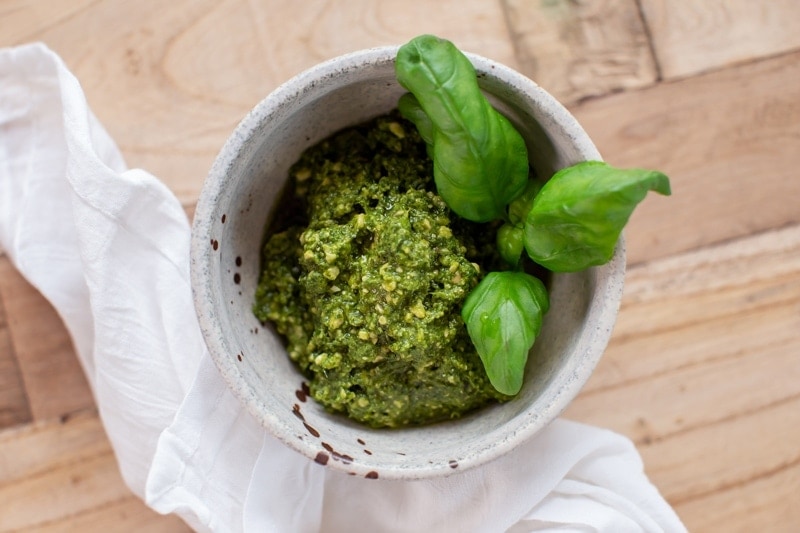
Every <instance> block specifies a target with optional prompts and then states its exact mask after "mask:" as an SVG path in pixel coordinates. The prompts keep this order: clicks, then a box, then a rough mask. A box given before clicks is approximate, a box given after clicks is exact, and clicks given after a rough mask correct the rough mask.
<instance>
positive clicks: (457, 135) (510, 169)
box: [395, 35, 528, 222]
mask: <svg viewBox="0 0 800 533" xmlns="http://www.w3.org/2000/svg"><path fill="white" fill-rule="evenodd" d="M395 72H396V75H397V80H398V82H399V83H400V84H401V85H402V86H403V87H404V88H406V89H407V90H408V91H410V92H411V93H412V94H413V95H414V96H415V97H416V102H417V103H418V104H419V106H420V107H421V108H422V110H423V111H424V112H425V115H427V117H428V119H429V120H430V125H429V124H428V123H427V122H426V121H424V120H421V119H420V116H419V114H418V113H417V112H416V109H415V107H414V106H415V104H414V102H413V101H410V100H408V99H406V101H405V102H403V101H401V106H400V111H401V113H404V112H405V114H404V116H406V118H408V119H409V120H411V121H414V122H415V124H416V125H417V127H418V129H419V130H420V132H421V134H422V135H423V137H432V139H433V164H434V180H435V181H436V188H437V191H438V193H439V195H440V196H441V197H442V199H444V201H445V202H446V203H447V205H448V206H449V207H450V209H452V210H453V211H454V212H455V213H456V214H458V215H460V216H461V217H463V218H466V219H468V220H472V221H475V222H488V221H490V220H494V219H499V218H504V216H505V213H506V205H508V203H509V202H511V200H513V199H514V198H515V197H517V196H518V195H519V194H520V193H521V192H522V191H523V189H524V188H525V184H526V183H527V181H528V152H527V148H526V147H525V141H524V140H523V139H522V136H521V135H520V134H519V133H518V132H517V130H516V129H514V127H513V126H512V125H511V123H510V122H509V121H508V119H506V118H505V117H504V116H503V115H501V114H500V113H499V112H498V111H497V110H495V109H494V108H493V107H492V105H491V104H490V103H489V101H488V100H487V99H486V97H485V96H484V95H483V93H482V92H481V90H480V88H479V87H478V81H477V76H476V74H475V69H474V67H473V66H472V63H471V62H470V61H469V59H468V58H467V57H466V56H465V55H464V54H463V53H462V52H461V51H460V50H458V48H456V47H455V45H453V43H451V42H450V41H447V40H445V39H440V38H438V37H435V36H433V35H421V36H419V37H416V38H414V39H412V40H411V41H410V42H408V43H407V44H405V45H403V46H402V47H400V49H399V51H398V53H397V60H396V63H395ZM430 126H432V130H433V131H432V135H431V133H430V132H429V131H428V128H430Z"/></svg>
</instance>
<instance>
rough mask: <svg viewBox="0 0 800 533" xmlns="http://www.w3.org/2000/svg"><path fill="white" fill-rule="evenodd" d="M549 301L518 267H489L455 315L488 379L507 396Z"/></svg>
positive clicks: (516, 385)
mask: <svg viewBox="0 0 800 533" xmlns="http://www.w3.org/2000/svg"><path fill="white" fill-rule="evenodd" d="M549 306H550V302H549V299H548V297H547V289H545V286H544V284H543V283H542V282H541V281H540V280H538V279H537V278H535V277H533V276H531V275H530V274H526V273H524V272H511V271H507V272H490V273H489V274H487V275H486V277H485V278H483V280H481V282H480V283H479V284H478V286H477V287H475V288H474V289H473V290H472V292H470V294H469V295H468V296H467V299H466V301H465V302H464V307H463V308H462V310H461V317H462V318H463V319H464V322H465V323H466V325H467V331H468V332H469V336H470V338H471V339H472V342H473V344H474V345H475V348H476V349H477V350H478V355H479V356H480V358H481V360H482V361H483V366H484V368H485V369H486V374H487V376H488V377H489V381H490V382H491V384H492V385H493V386H494V388H495V389H497V390H498V391H499V392H501V393H503V394H506V395H509V396H513V395H515V394H517V393H518V392H519V391H520V389H521V388H522V377H523V375H524V373H525V363H526V362H527V361H528V352H529V351H530V349H531V346H533V343H534V341H535V340H536V337H537V336H538V335H539V331H540V330H541V327H542V317H543V316H544V314H545V313H546V312H547V309H548V308H549Z"/></svg>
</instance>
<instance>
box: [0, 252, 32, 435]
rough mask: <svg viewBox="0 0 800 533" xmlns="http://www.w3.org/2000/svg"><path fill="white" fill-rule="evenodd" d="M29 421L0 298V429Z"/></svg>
mask: <svg viewBox="0 0 800 533" xmlns="http://www.w3.org/2000/svg"><path fill="white" fill-rule="evenodd" d="M0 260H2V259H0ZM30 421H31V410H30V408H29V407H28V398H27V396H26V395H25V386H24V384H23V382H22V375H21V374H20V372H19V366H18V365H17V358H16V355H15V354H14V346H13V345H12V344H11V334H10V333H9V331H8V322H7V321H6V313H5V306H4V305H3V300H2V298H0V430H3V429H5V428H8V427H13V426H16V425H19V424H24V423H26V422H30Z"/></svg>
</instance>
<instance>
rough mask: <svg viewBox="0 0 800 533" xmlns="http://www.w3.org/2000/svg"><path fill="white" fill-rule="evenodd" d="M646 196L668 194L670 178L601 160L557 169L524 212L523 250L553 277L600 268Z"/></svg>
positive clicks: (608, 257)
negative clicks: (652, 192) (558, 274)
mask: <svg viewBox="0 0 800 533" xmlns="http://www.w3.org/2000/svg"><path fill="white" fill-rule="evenodd" d="M649 191H655V192H657V193H660V194H663V195H669V194H670V185H669V178H667V176H665V175H664V174H662V173H661V172H657V171H653V170H643V169H617V168H614V167H612V166H610V165H607V164H606V163H603V162H600V161H586V162H583V163H578V164H576V165H573V166H571V167H567V168H565V169H562V170H559V171H558V172H556V174H555V175H553V177H552V178H550V180H549V181H548V182H547V183H545V184H544V186H543V187H542V189H541V191H539V194H537V195H536V198H535V199H534V201H533V207H532V208H531V210H530V211H529V212H528V216H527V218H526V219H525V249H526V250H527V252H528V255H529V256H530V257H531V259H533V260H534V261H535V262H536V263H539V264H540V265H542V266H543V267H545V268H548V269H550V270H552V271H554V272H576V271H578V270H583V269H585V268H588V267H591V266H595V265H601V264H604V263H606V262H608V261H609V260H610V259H611V256H612V254H613V253H614V247H615V246H616V244H617V240H618V239H619V235H620V233H622V228H623V227H624V226H625V224H627V222H628V219H629V218H630V216H631V213H632V212H633V210H634V208H635V207H636V206H637V205H638V204H639V202H641V201H642V200H643V199H644V197H645V196H646V195H647V193H648V192H649Z"/></svg>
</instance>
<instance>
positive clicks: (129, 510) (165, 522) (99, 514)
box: [25, 496, 192, 533]
mask: <svg viewBox="0 0 800 533" xmlns="http://www.w3.org/2000/svg"><path fill="white" fill-rule="evenodd" d="M25 531H26V532H27V533H58V532H62V531H88V532H91V531H98V532H103V533H113V532H119V533H128V532H130V531H146V532H147V533H183V532H190V531H192V529H191V528H190V527H189V526H187V525H186V524H185V523H184V522H183V521H182V520H181V519H180V518H178V517H177V516H174V515H171V516H161V515H158V514H156V513H154V512H152V511H150V510H149V509H147V508H146V507H145V506H144V504H143V503H142V502H141V500H139V499H138V498H136V497H134V496H131V497H129V498H125V499H123V500H120V501H117V502H112V503H110V504H108V505H106V506H103V507H97V508H93V509H89V510H87V511H83V512H81V513H78V514H74V515H70V516H69V517H66V518H64V519H59V520H56V521H53V522H50V523H47V524H42V525H37V526H32V527H29V528H25Z"/></svg>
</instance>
